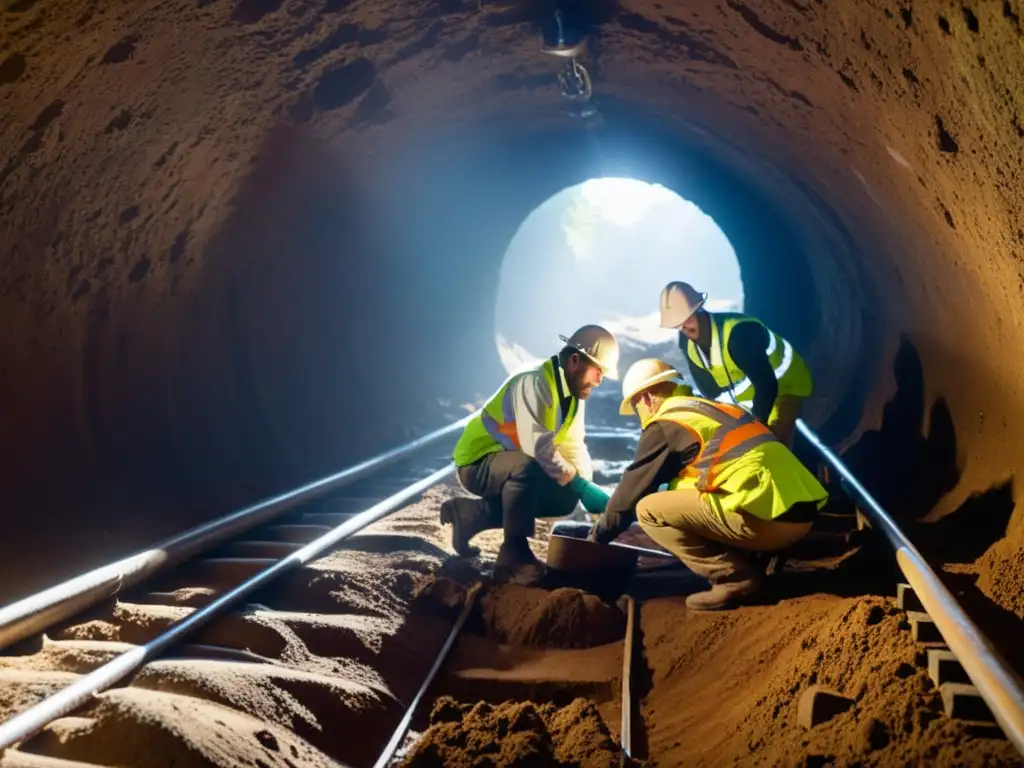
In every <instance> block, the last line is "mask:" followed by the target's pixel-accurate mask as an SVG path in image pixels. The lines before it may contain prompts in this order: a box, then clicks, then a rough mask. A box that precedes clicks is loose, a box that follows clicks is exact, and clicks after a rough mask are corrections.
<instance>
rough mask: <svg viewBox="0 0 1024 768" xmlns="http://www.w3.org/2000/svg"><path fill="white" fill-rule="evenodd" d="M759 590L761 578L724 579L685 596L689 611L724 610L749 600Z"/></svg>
mask: <svg viewBox="0 0 1024 768" xmlns="http://www.w3.org/2000/svg"><path fill="white" fill-rule="evenodd" d="M760 592H761V580H760V579H758V578H756V577H755V578H749V579H745V580H743V581H726V582H719V583H718V584H712V586H711V589H709V590H708V591H707V592H697V593H695V594H692V595H690V596H689V597H687V598H686V607H687V608H689V609H690V610H691V611H724V610H728V609H729V608H735V607H736V606H738V605H743V604H744V603H747V602H750V600H751V598H754V597H757V595H759V594H760Z"/></svg>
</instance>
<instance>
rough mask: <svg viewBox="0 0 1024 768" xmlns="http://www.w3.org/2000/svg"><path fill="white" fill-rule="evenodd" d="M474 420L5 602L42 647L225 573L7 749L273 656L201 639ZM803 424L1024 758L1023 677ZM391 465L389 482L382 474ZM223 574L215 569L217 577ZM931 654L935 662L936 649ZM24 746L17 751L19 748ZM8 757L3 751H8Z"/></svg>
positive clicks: (976, 710) (937, 664) (945, 662)
mask: <svg viewBox="0 0 1024 768" xmlns="http://www.w3.org/2000/svg"><path fill="white" fill-rule="evenodd" d="M467 420H468V417H467V419H463V420H461V421H460V422H457V423H456V424H452V425H450V426H449V427H446V428H444V429H442V430H438V431H437V432H435V433H432V434H430V435H427V436H425V437H423V438H420V439H418V440H416V441H413V442H412V443H410V444H408V445H406V446H402V447H401V448H398V449H395V450H393V451H389V452H388V453H386V454H382V455H381V456H378V457H375V458H373V459H370V460H368V461H366V462H363V463H361V464H359V465H357V466H355V467H352V468H350V469H348V470H345V471H344V472H341V473H339V474H337V475H334V476H332V477H330V478H325V479H324V480H321V481H318V482H316V483H312V484H309V485H307V486H304V487H302V488H299V489H297V490H295V491H293V492H290V493H288V494H282V495H280V496H277V497H274V498H271V499H268V500H266V501H264V502H261V503H260V504H256V505H254V506H252V507H249V508H247V509H244V510H241V511H239V512H237V513H235V514H233V515H230V516H228V517H225V518H222V519H220V520H218V521H214V522H213V523H209V524H206V525H204V526H201V527H200V528H197V529H194V530H192V531H189V532H186V533H185V534H182V535H180V536H177V537H175V538H174V539H171V540H169V541H167V542H162V543H161V544H159V545H156V546H154V547H153V548H152V549H150V550H147V551H146V552H142V553H139V554H137V555H134V556H132V557H129V558H126V559H124V560H122V561H119V562H117V563H113V564H110V565H108V566H104V567H102V568H99V569H96V570H94V571H91V572H89V573H87V574H83V575H82V576H79V577H77V578H75V579H72V580H69V581H68V582H65V583H64V584H61V585H57V586H56V587H54V588H51V589H50V590H46V591H44V592H42V593H39V594H37V595H33V596H30V597H28V598H26V599H24V600H21V601H18V602H16V603H14V604H12V605H10V606H7V607H5V608H3V609H2V610H0V649H8V652H15V653H17V652H18V649H19V647H24V646H26V645H27V646H29V647H38V646H39V644H40V642H41V641H40V637H41V636H42V634H43V633H44V632H46V631H47V630H50V629H51V628H54V627H59V626H62V625H66V623H67V622H68V621H69V620H70V619H72V618H73V617H75V616H78V615H81V614H82V613H83V612H84V611H87V610H88V609H90V608H92V607H93V606H95V605H96V604H97V603H100V602H102V601H106V600H109V598H111V597H113V596H114V595H125V594H134V595H139V596H140V597H139V598H138V599H139V600H141V601H143V602H145V601H149V604H151V605H156V606H160V605H165V606H166V605H172V604H174V602H175V600H177V599H178V598H177V597H176V596H175V594H173V593H172V592H166V591H161V590H160V589H148V586H150V585H152V584H157V583H167V582H168V579H169V578H170V581H171V582H173V581H174V578H173V576H174V574H176V573H185V574H188V578H192V579H195V578H196V577H197V575H198V576H199V577H200V578H199V581H200V582H202V581H203V580H204V578H205V580H207V581H214V582H217V583H218V584H219V585H221V586H220V588H218V589H217V590H215V591H214V593H211V594H207V595H205V596H203V597H202V598H201V599H200V600H199V601H198V602H197V603H195V605H196V607H195V608H194V610H191V611H190V612H189V613H188V614H187V615H186V616H183V617H182V618H180V620H176V621H171V622H170V623H169V624H168V625H167V626H166V627H165V628H164V629H162V631H159V632H157V633H155V634H152V636H149V637H146V638H145V639H144V641H142V642H138V643H133V644H132V646H131V647H130V648H128V649H126V650H124V651H123V652H120V653H114V654H113V655H112V657H111V658H110V659H109V660H107V661H106V662H105V663H103V664H100V665H98V666H96V668H94V669H92V670H91V671H89V672H88V673H87V674H84V675H83V676H81V677H79V678H78V679H76V680H75V681H74V682H72V683H70V684H69V685H67V686H64V687H62V688H60V689H59V690H57V691H55V692H54V693H52V694H51V695H49V696H46V697H45V698H43V699H42V700H41V701H39V702H37V703H35V704H34V705H33V706H31V707H28V708H27V709H25V710H24V711H21V712H18V713H17V714H15V715H14V716H13V717H11V718H10V719H9V720H7V721H6V722H4V723H2V724H0V750H7V749H9V748H11V747H16V745H18V744H22V743H24V742H25V741H26V740H28V739H30V738H31V737H33V736H34V735H35V734H38V733H39V732H40V731H41V730H42V729H44V728H45V727H46V726H48V725H49V724H51V723H53V722H54V721H56V720H58V719H59V718H62V717H65V716H67V715H69V714H73V713H74V712H75V711H76V710H77V709H79V708H80V707H82V706H83V705H84V704H87V703H89V702H91V701H93V700H94V699H93V697H94V696H95V694H97V693H99V692H102V691H104V690H107V689H109V688H111V687H114V686H117V685H118V683H121V682H122V681H124V680H126V679H127V678H129V677H130V676H132V675H133V674H136V673H138V671H139V670H140V669H142V668H143V667H145V665H147V664H149V663H150V662H152V661H154V660H155V659H158V658H160V657H162V656H165V655H166V654H167V653H168V652H170V651H172V650H173V653H174V655H175V656H176V657H188V658H192V659H206V660H210V661H223V662H237V663H251V662H259V661H261V660H265V659H263V657H261V656H260V655H259V654H256V653H253V652H252V651H250V650H247V649H240V648H237V647H230V646H227V645H218V644H215V643H208V642H192V641H191V638H193V637H194V636H195V635H196V634H197V633H199V632H200V631H201V630H203V628H204V627H207V626H208V625H209V624H210V622H212V621H213V620H214V619H217V618H218V617H223V616H224V615H225V614H227V613H228V612H230V611H232V610H237V609H239V608H240V607H244V606H246V605H247V603H246V602H245V601H246V600H247V599H250V598H252V597H253V596H254V595H256V594H257V593H259V592H260V591H261V590H265V589H266V588H267V587H268V586H270V585H271V584H272V583H274V582H275V581H277V580H279V579H280V578H281V577H282V576H283V575H284V574H286V573H288V572H290V571H294V570H295V569H297V568H299V567H301V566H305V565H307V564H309V563H310V562H312V561H313V560H315V559H316V558H318V557H320V556H322V555H323V554H324V553H327V552H329V551H331V550H332V549H335V548H337V547H338V546H339V545H342V544H343V543H344V542H346V540H348V539H350V538H351V537H353V536H355V535H357V534H359V533H360V532H361V531H363V530H364V529H366V528H367V527H368V526H370V525H372V524H374V523H376V522H379V521H381V520H383V519H384V518H386V517H387V516H388V515H390V514H391V513H392V512H394V511H395V510H397V509H399V508H400V507H401V506H402V505H404V504H406V503H408V502H409V501H410V500H411V499H413V498H415V497H417V496H419V495H421V494H422V493H423V492H424V491H426V490H427V489H429V488H431V487H432V486H434V485H436V484H438V483H439V482H441V481H443V480H444V479H446V478H447V477H449V476H450V475H451V473H452V471H453V467H452V466H451V465H450V464H448V463H447V457H448V456H449V455H450V454H449V452H448V450H447V448H448V447H450V443H452V442H454V437H455V435H457V434H458V431H459V430H461V427H462V425H463V424H464V423H465V422H466V421H467ZM798 428H799V430H800V432H801V434H803V435H804V437H805V438H806V439H808V440H809V441H810V442H811V444H812V445H813V446H814V447H815V448H816V449H817V450H818V451H819V453H821V455H822V456H823V457H824V459H825V460H826V461H827V462H828V463H829V464H830V465H831V466H832V467H833V468H834V469H835V470H836V471H837V472H839V473H840V475H842V476H843V478H844V480H845V481H846V484H847V487H848V489H849V490H850V491H851V493H852V494H853V495H854V496H856V497H857V500H858V502H859V504H860V510H861V512H862V514H863V515H864V516H865V517H866V518H867V519H868V520H870V523H871V525H872V527H874V528H876V529H877V530H878V531H880V532H881V533H882V534H883V535H884V536H885V538H886V539H887V540H888V541H889V543H890V544H891V546H892V549H893V551H894V553H895V558H896V562H897V563H898V565H899V567H900V569H901V570H902V572H903V573H904V575H905V577H906V584H904V585H901V588H900V591H899V596H898V599H899V601H900V607H901V608H905V609H906V610H908V612H909V613H908V616H910V618H911V624H912V626H913V631H914V633H915V638H916V639H919V640H921V642H922V643H924V644H926V645H927V646H929V647H928V652H929V656H930V659H929V661H930V666H933V667H934V669H935V671H934V674H933V675H932V677H933V679H934V681H935V684H936V685H937V686H939V687H940V689H942V691H943V699H944V702H946V708H947V714H949V715H950V716H954V717H957V716H960V717H963V712H968V713H969V719H985V718H987V717H989V716H990V717H991V718H992V719H993V720H994V721H995V722H997V723H998V725H999V727H1000V728H1001V729H1002V731H1003V732H1004V733H1005V734H1006V736H1007V737H1008V738H1009V739H1010V740H1011V741H1012V742H1013V744H1014V745H1015V746H1016V748H1017V749H1018V751H1020V752H1021V754H1022V755H1024V684H1022V682H1021V680H1020V678H1019V677H1018V676H1017V675H1016V674H1015V673H1014V672H1013V670H1012V669H1010V667H1009V666H1008V665H1007V664H1006V662H1005V661H1004V660H1003V659H1002V658H1001V657H1000V656H999V654H998V653H997V652H996V651H995V650H994V648H993V646H992V644H991V643H990V642H989V641H988V640H987V639H986V638H985V636H984V635H983V634H982V632H981V631H980V630H979V629H978V628H977V627H976V626H975V625H974V624H973V623H972V622H971V620H970V619H969V618H968V617H967V615H966V613H965V612H964V611H963V610H962V609H961V607H960V606H959V605H958V603H957V602H956V600H955V598H953V596H952V595H951V594H950V593H949V591H948V590H946V588H945V587H944V586H943V585H942V583H941V581H940V580H939V579H938V577H937V576H936V575H935V573H934V572H933V571H932V570H931V568H930V567H929V566H928V564H927V563H926V562H925V560H924V558H923V557H921V555H920V553H919V552H918V551H917V550H916V549H915V548H914V546H913V545H912V544H911V542H910V541H909V540H907V538H906V537H905V536H904V535H903V533H902V532H901V531H900V529H899V527H898V526H897V525H896V524H895V522H894V521H893V520H892V518H891V517H890V516H889V515H888V514H887V513H886V512H885V510H883V509H882V508H881V507H880V506H879V505H878V504H877V502H876V501H875V500H874V499H873V497H871V495H870V494H869V493H868V492H867V490H866V489H864V488H863V487H862V486H861V485H860V484H859V482H857V480H856V478H855V477H854V476H853V475H852V474H850V473H849V471H848V470H847V469H846V467H845V466H844V465H843V463H842V462H841V460H840V459H839V458H838V457H837V456H835V455H834V454H833V453H832V452H831V451H830V450H829V449H828V448H827V447H826V446H825V445H823V444H822V443H821V441H820V440H819V439H818V438H817V436H816V435H815V434H814V433H813V431H811V430H810V429H809V428H808V427H807V425H806V424H804V423H803V422H800V423H799V424H798ZM385 468H390V473H389V476H388V479H386V480H383V481H382V480H379V479H374V478H375V477H376V476H378V475H379V474H380V473H381V471H382V470H383V469H385ZM211 577H212V578H211ZM476 594H477V588H471V589H470V591H469V595H468V599H466V600H465V602H464V603H463V605H462V608H461V612H460V613H459V616H458V618H457V619H456V620H455V621H454V623H453V624H452V625H451V627H450V628H449V630H448V631H447V634H446V636H445V638H444V642H443V644H442V645H441V646H440V648H439V649H438V651H437V655H436V656H435V657H434V658H433V660H432V664H431V665H430V667H429V669H427V670H425V674H424V676H423V678H422V681H421V682H419V683H418V685H417V686H416V688H415V692H414V695H412V696H411V698H408V699H407V700H406V701H405V702H404V703H403V704H402V710H403V712H402V715H401V717H400V718H399V719H398V722H397V726H396V729H395V730H394V732H393V733H392V735H391V737H390V738H389V739H388V740H387V744H386V746H385V747H384V749H383V751H382V752H381V753H380V755H379V757H378V758H377V761H376V763H375V768H384V766H386V765H388V764H390V763H391V762H392V761H393V759H394V756H395V753H396V750H398V748H399V746H400V745H401V744H402V741H403V738H404V737H405V734H406V731H407V730H408V728H409V727H410V723H411V722H412V719H413V716H414V715H415V713H416V711H417V708H418V707H419V705H420V703H421V702H422V700H423V699H424V697H425V696H426V695H427V692H428V690H429V688H430V685H431V683H432V681H433V680H434V678H435V676H436V675H437V673H438V671H439V670H440V669H441V667H442V665H443V663H444V661H445V658H446V656H447V654H448V652H449V651H450V650H451V649H452V647H453V646H454V645H455V643H456V641H457V639H458V635H459V633H460V631H461V630H462V628H463V626H464V625H465V623H466V620H467V617H468V616H469V614H470V612H471V611H472V608H473V603H474V600H475V598H476ZM626 605H627V608H626V614H627V621H626V634H625V636H624V642H623V659H622V674H621V678H620V680H621V691H620V693H619V701H620V704H621V708H620V711H621V722H620V727H619V736H620V743H621V753H622V756H623V759H624V761H626V760H628V759H629V758H631V757H632V756H633V752H634V745H633V740H632V733H633V730H634V729H633V719H634V717H635V714H636V698H637V697H636V695H635V692H634V691H633V690H632V689H631V684H632V678H633V675H632V674H631V670H632V669H633V668H634V667H635V664H636V657H635V654H636V651H635V649H634V638H635V633H636V631H637V629H636V624H637V623H638V622H639V607H638V605H637V602H636V601H634V599H633V598H632V597H629V598H628V601H627V603H626ZM932 657H934V663H932V662H933V658H932ZM15 751H16V750H15ZM0 754H2V752H0Z"/></svg>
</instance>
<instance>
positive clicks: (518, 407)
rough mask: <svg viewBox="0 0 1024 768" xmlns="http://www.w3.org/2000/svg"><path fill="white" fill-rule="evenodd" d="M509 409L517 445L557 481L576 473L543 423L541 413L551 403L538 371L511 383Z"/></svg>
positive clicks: (566, 478) (553, 435)
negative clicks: (510, 404) (513, 422)
mask: <svg viewBox="0 0 1024 768" xmlns="http://www.w3.org/2000/svg"><path fill="white" fill-rule="evenodd" d="M511 388H512V409H513V414H514V415H515V419H516V432H517V433H518V436H519V448H520V450H522V452H523V453H525V454H526V455H527V456H530V457H532V458H533V459H535V460H536V462H537V463H538V464H540V466H541V469H543V470H544V472H545V473H546V474H547V475H548V477H550V478H551V479H552V480H554V481H555V482H557V483H558V484H559V485H567V484H568V483H570V482H571V481H572V479H573V478H574V477H575V476H576V467H575V466H573V464H572V462H570V461H569V460H568V459H566V458H565V457H564V456H563V455H562V454H561V453H559V451H558V449H557V448H556V447H555V433H554V432H552V431H551V430H550V429H548V428H547V427H546V426H544V418H543V413H544V411H545V410H546V409H548V408H550V407H551V406H552V405H553V401H552V398H551V390H550V389H549V388H548V386H547V383H546V382H545V381H544V380H543V378H542V376H541V374H540V373H527V374H524V375H523V376H520V377H519V379H518V380H516V381H514V382H513V383H512V384H511Z"/></svg>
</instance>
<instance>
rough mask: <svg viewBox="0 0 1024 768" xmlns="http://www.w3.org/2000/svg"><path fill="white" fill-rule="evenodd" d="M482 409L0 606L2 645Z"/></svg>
mask: <svg viewBox="0 0 1024 768" xmlns="http://www.w3.org/2000/svg"><path fill="white" fill-rule="evenodd" d="M475 415H476V414H475V413H474V414H470V415H469V416H466V417H465V418H463V419H460V420H459V421H456V422H455V423H453V424H449V425H448V426H446V427H442V428H441V429H438V430H435V431H433V432H431V433H429V434H427V435H423V436H422V437H419V438H417V439H415V440H413V441H412V442H409V443H406V444H405V445H402V446H399V447H398V448H392V449H391V450H389V451H385V452H384V453H381V454H378V455H377V456H373V457H372V458H369V459H367V460H366V461H363V462H360V463H359V464H356V465H354V466H351V467H349V468H348V469H344V470H342V471H341V472H338V473H337V474H334V475H331V476H329V477H325V478H322V479H320V480H316V481H314V482H312V483H308V484H306V485H304V486H302V487H301V488H297V489H295V490H293V491H289V492H287V493H282V494H280V495H278V496H273V497H271V498H268V499H264V500H263V501H260V502H258V503H256V504H253V505H252V506H249V507H246V508H245V509H242V510H239V511H238V512H235V513H233V514H230V515H227V516H226V517H222V518H219V519H218V520H213V521H211V522H209V523H204V524H203V525H200V526H197V527H195V528H192V529H190V530H188V531H185V532H184V533H181V534H178V535H177V536H174V537H172V538H170V539H167V540H165V541H162V542H160V543H159V544H156V545H154V546H153V547H152V548H151V549H147V550H145V551H142V552H138V553H136V554H134V555H131V556H129V557H126V558H125V559H123V560H119V561H117V562H115V563H110V564H108V565H104V566H102V567H100V568H96V569H95V570H92V571H89V572H88V573H84V574H82V575H81V576H76V577H75V578H73V579H69V580H68V581H65V582H63V583H61V584H57V585H55V586H53V587H50V588H49V589H45V590H43V591H42V592H37V593H36V594H34V595H30V596H29V597H26V598H23V599H22V600H19V601H17V602H15V603H11V604H10V605H8V606H6V607H4V608H0V650H2V649H4V648H6V647H8V646H10V645H13V644H14V643H16V642H18V641H19V640H23V639H25V638H26V637H31V636H32V635H34V634H36V633H38V632H42V631H43V630H45V629H46V628H48V627H50V626H52V625H53V624H55V623H57V622H58V621H63V620H64V619H66V618H69V617H71V616H74V615H75V614H76V613H80V612H81V611H83V610H85V609H86V608H90V607H91V606H93V605H95V604H96V603H98V602H99V601H100V600H104V599H106V598H108V597H112V596H113V595H116V594H117V593H119V592H121V591H122V590H124V589H126V588H128V587H130V586H132V585H134V584H138V583H139V582H140V581H143V580H145V579H147V578H149V577H151V576H152V575H153V574H155V573H157V572H158V571H161V570H163V569H165V568H167V567H168V566H171V565H174V564H176V563H179V562H181V561H183V560H187V559H188V558H190V557H194V556H195V555H197V554H199V553H200V552H203V551H205V550H207V549H209V548H211V547H213V546H214V545H216V544H219V543H220V542H222V541H225V540H227V539H230V538H232V537H233V536H237V535H238V534H240V533H243V532H245V531H247V530H250V529H252V528H255V527H257V526H259V525H261V524H263V523H265V522H267V521H268V520H271V519H273V518H275V517H277V516H278V515H281V514H283V513H284V512H287V511H288V510H290V509H292V508H294V507H296V506H298V505H300V504H302V503H304V502H307V501H311V500H312V499H315V498H318V497H321V496H324V495H326V494H328V493H330V492H331V491H334V490H336V489H338V488H341V487H343V486H345V485H348V484H349V483H352V482H354V481H356V480H359V479H360V478H362V477H365V476H366V475H369V474H371V473H372V472H375V471H376V470H378V469H380V468H381V467H382V466H385V465H387V464H391V463H393V462H395V461H397V460H399V459H401V458H403V457H406V456H408V455H409V454H411V453H415V452H416V451H418V450H420V449H421V448H423V447H424V446H427V445H429V444H430V443H433V442H435V441H436V440H439V439H440V438H442V437H444V436H446V435H449V434H451V433H452V432H455V431H458V430H461V429H462V428H463V427H465V426H466V424H467V423H468V422H469V420H470V419H472V418H473V416H475Z"/></svg>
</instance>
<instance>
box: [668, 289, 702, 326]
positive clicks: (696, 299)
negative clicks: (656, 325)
mask: <svg viewBox="0 0 1024 768" xmlns="http://www.w3.org/2000/svg"><path fill="white" fill-rule="evenodd" d="M707 300H708V295H707V294H706V293H699V292H698V291H697V290H696V289H695V288H694V287H693V286H692V285H690V284H689V283H682V282H680V281H678V280H675V281H673V282H671V283H669V284H668V285H666V286H665V287H664V288H662V289H661V297H660V298H659V299H658V304H659V307H660V309H661V327H662V328H678V327H679V326H680V325H682V324H683V323H685V322H686V321H687V320H689V319H690V316H691V315H693V313H694V312H696V311H697V310H698V309H700V308H701V307H703V306H704V302H705V301H707Z"/></svg>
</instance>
